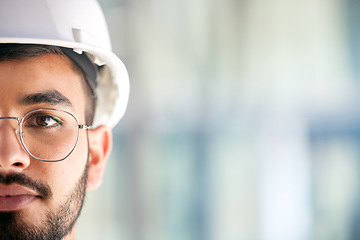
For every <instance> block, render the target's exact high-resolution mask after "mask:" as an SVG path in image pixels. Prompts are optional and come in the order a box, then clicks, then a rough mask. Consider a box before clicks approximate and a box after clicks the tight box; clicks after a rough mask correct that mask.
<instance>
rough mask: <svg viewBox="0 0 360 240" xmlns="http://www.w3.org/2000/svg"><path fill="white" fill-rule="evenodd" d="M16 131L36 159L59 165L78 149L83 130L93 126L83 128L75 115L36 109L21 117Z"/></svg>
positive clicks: (26, 149) (62, 111)
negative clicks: (80, 133) (80, 131)
mask: <svg viewBox="0 0 360 240" xmlns="http://www.w3.org/2000/svg"><path fill="white" fill-rule="evenodd" d="M0 119H15V120H17V123H18V125H19V130H16V132H17V135H18V137H19V140H20V142H21V144H22V146H23V147H24V149H25V151H26V152H27V153H28V154H29V155H30V156H31V157H33V158H34V159H37V160H40V161H45V162H58V161H62V160H64V159H65V158H67V157H68V156H69V155H70V154H71V153H72V152H73V151H74V149H75V147H76V145H77V142H78V139H79V130H80V129H89V128H90V127H91V126H88V125H79V123H78V120H77V119H76V117H75V116H74V115H72V114H71V113H69V112H67V111H64V110H59V109H45V108H44V109H36V110H32V111H30V112H28V113H26V114H25V115H24V116H23V117H22V118H21V119H20V118H17V117H0Z"/></svg>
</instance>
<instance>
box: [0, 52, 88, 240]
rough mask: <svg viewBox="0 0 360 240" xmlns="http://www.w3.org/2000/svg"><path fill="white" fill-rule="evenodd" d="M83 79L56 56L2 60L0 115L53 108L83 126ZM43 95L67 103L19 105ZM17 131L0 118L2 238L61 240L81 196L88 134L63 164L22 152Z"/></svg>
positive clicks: (82, 133)
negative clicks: (67, 113)
mask: <svg viewBox="0 0 360 240" xmlns="http://www.w3.org/2000/svg"><path fill="white" fill-rule="evenodd" d="M83 81H84V80H83V79H82V77H81V75H80V74H79V73H77V72H76V71H74V69H73V68H72V65H71V63H70V61H69V60H68V59H66V58H65V57H63V56H60V55H55V54H46V55H43V56H40V57H34V58H29V59H26V60H14V61H7V62H0V117H8V116H10V117H20V118H21V117H22V116H23V115H24V114H25V113H27V112H29V111H31V110H34V109H39V108H56V109H62V110H66V111H68V112H70V113H72V114H73V115H74V116H75V117H76V118H77V119H78V121H79V123H80V124H85V106H86V99H87V98H86V96H85V91H84V82H83ZM47 93H52V94H53V93H56V94H58V95H59V96H61V98H62V97H65V98H66V99H68V100H69V102H70V103H71V105H69V104H68V103H67V104H65V103H63V102H61V101H60V102H56V101H52V100H51V97H50V98H49V97H39V98H37V100H36V101H23V100H24V99H26V98H28V97H29V96H31V97H34V96H47ZM48 96H51V94H48ZM52 96H53V95H52ZM17 129H18V125H17V122H16V121H15V120H13V119H0V239H61V238H62V237H63V235H66V234H68V233H69V232H70V231H71V230H72V225H73V223H74V222H75V220H76V218H77V216H78V213H79V212H80V209H81V206H82V202H83V198H84V194H85V188H86V179H87V164H88V152H89V149H88V139H87V133H86V130H81V131H80V134H79V141H78V145H77V147H76V148H75V150H74V152H73V153H72V154H71V155H70V156H69V157H68V158H66V159H65V160H64V161H61V162H41V161H38V160H35V159H33V158H31V157H30V156H29V155H28V154H27V153H26V152H25V150H24V149H23V147H22V146H21V144H20V142H19V138H18V136H17V135H16V132H15V131H16V130H17ZM56 141H58V140H56ZM54 144H56V143H54ZM61 231H63V232H64V233H63V234H62V233H60V234H59V236H57V235H56V234H58V233H57V232H61ZM16 234H18V235H16ZM46 234H55V235H46ZM72 234H73V233H72ZM36 236H37V237H38V238H36Z"/></svg>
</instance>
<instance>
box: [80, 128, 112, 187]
mask: <svg viewBox="0 0 360 240" xmlns="http://www.w3.org/2000/svg"><path fill="white" fill-rule="evenodd" d="M88 131H89V132H88V134H89V170H88V179H87V185H86V190H94V189H96V188H98V187H99V186H100V185H101V183H102V179H103V175H104V171H105V166H106V162H107V159H108V158H109V155H110V152H111V149H112V143H113V140H112V134H111V130H110V129H109V128H108V127H106V126H99V127H97V128H96V129H89V130H88Z"/></svg>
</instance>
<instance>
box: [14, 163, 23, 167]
mask: <svg viewBox="0 0 360 240" xmlns="http://www.w3.org/2000/svg"><path fill="white" fill-rule="evenodd" d="M13 165H14V166H15V167H20V166H21V165H22V163H19V162H16V163H14V164H13Z"/></svg>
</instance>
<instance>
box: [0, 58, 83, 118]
mask: <svg viewBox="0 0 360 240" xmlns="http://www.w3.org/2000/svg"><path fill="white" fill-rule="evenodd" d="M84 82H85V80H84V78H83V76H82V74H81V73H79V72H78V71H76V70H75V68H74V66H73V63H72V62H71V61H70V60H69V59H68V58H67V57H65V56H62V55H59V54H52V53H51V54H44V55H42V56H37V57H31V58H26V59H22V60H10V61H2V62H1V61H0V86H1V87H0V111H9V109H8V108H14V107H18V108H21V107H23V106H22V105H23V103H22V102H21V100H20V99H23V98H24V97H27V96H29V95H34V94H35V95H36V94H38V93H45V92H58V93H60V94H61V95H63V96H64V97H66V98H67V99H69V101H70V103H71V104H70V105H72V107H73V111H74V113H76V112H81V111H83V109H84V105H85V93H84V84H85V83H84ZM35 105H41V107H51V106H47V105H54V103H51V102H48V103H45V102H43V103H37V104H35ZM34 107H35V106H34ZM68 107H69V106H68ZM65 108H67V107H65Z"/></svg>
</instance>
